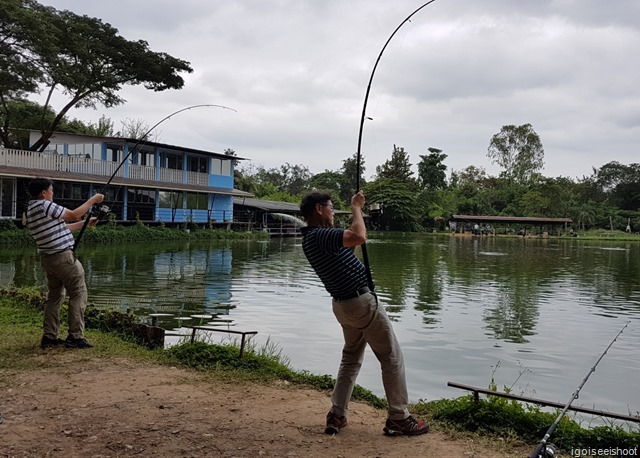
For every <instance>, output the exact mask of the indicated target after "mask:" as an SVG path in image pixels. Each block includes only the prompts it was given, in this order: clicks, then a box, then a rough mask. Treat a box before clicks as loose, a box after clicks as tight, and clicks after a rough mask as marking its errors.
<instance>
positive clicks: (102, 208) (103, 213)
mask: <svg viewBox="0 0 640 458" xmlns="http://www.w3.org/2000/svg"><path fill="white" fill-rule="evenodd" d="M206 107H209V108H222V109H224V110H231V111H234V112H236V113H237V110H235V109H233V108H230V107H227V106H224V105H214V104H208V103H207V104H198V105H191V106H188V107H185V108H181V109H179V110H177V111H174V112H173V113H171V114H169V115H167V116H165V117H164V118H162V119H161V120H160V121H158V122H157V123H155V124H154V125H153V126H152V127H151V128H150V129H149V130H147V132H145V133H144V134H143V135H142V136H141V137H140V138H139V139H138V141H137V142H136V143H135V144H134V145H133V147H131V148H130V149H129V152H128V153H127V154H126V155H125V156H124V157H123V158H122V160H121V161H120V163H119V164H118V166H117V167H116V169H115V170H114V171H113V173H112V174H111V176H110V177H109V180H108V181H107V183H106V184H105V185H104V186H102V192H100V194H105V193H106V191H107V188H108V187H109V184H111V181H113V179H114V178H115V176H116V175H117V174H118V171H119V170H120V168H121V167H122V166H123V165H124V163H125V162H126V161H127V159H129V157H130V156H131V155H132V154H133V153H134V152H135V151H136V150H137V149H138V148H139V147H140V146H143V145H145V144H146V143H147V142H148V141H149V140H148V139H147V137H148V136H149V134H150V133H151V132H152V131H153V130H154V129H155V128H156V127H158V126H159V125H160V124H162V123H163V122H165V121H167V120H169V119H171V118H172V117H174V116H175V115H177V114H179V113H182V112H183V111H188V110H193V109H194V108H206ZM122 185H123V183H120V185H119V186H118V188H117V189H116V193H115V196H114V198H113V201H112V202H111V205H113V202H115V201H116V199H117V197H118V192H119V191H120V188H121V187H122ZM109 211H110V209H109V206H107V205H101V206H100V208H99V209H97V211H96V210H94V209H93V207H92V208H91V209H90V210H89V214H88V215H87V217H86V218H85V220H84V224H83V225H82V228H81V229H80V232H79V233H78V236H77V237H76V240H75V243H74V245H73V251H74V252H75V251H76V248H78V245H79V244H80V240H81V239H82V235H83V234H84V231H85V229H86V228H87V225H88V224H89V220H90V219H91V215H92V214H93V213H97V215H98V216H99V217H103V216H106V214H108V213H109Z"/></svg>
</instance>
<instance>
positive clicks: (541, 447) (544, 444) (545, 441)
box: [529, 321, 631, 458]
mask: <svg viewBox="0 0 640 458" xmlns="http://www.w3.org/2000/svg"><path fill="white" fill-rule="evenodd" d="M629 323H631V321H627V323H626V324H625V325H624V326H623V327H622V329H620V332H618V334H616V336H615V337H614V338H613V340H612V341H611V343H610V344H609V345H608V346H607V348H605V350H604V352H602V354H601V355H600V358H598V360H597V361H596V363H595V364H594V365H593V367H592V368H591V370H590V371H589V372H587V375H586V377H585V378H584V380H582V383H581V384H580V385H578V389H577V390H576V391H574V393H573V394H572V395H571V398H569V401H568V402H567V403H566V404H565V406H564V408H563V409H562V411H561V412H560V414H559V415H558V417H557V418H556V420H555V421H554V422H553V423H552V424H551V426H550V427H549V429H548V430H547V432H546V434H545V435H544V437H543V438H542V440H541V441H540V443H539V444H538V446H537V447H536V449H535V450H534V451H533V453H532V454H531V456H530V457H529V458H553V457H555V456H556V453H557V450H556V447H555V446H554V445H553V444H550V443H549V438H550V437H551V435H552V434H553V432H554V431H555V430H556V428H557V427H558V424H559V423H560V421H561V420H562V418H563V417H564V415H565V414H566V413H567V410H569V407H571V404H572V403H573V401H575V400H576V399H577V398H578V396H579V395H580V390H581V389H582V387H583V386H584V384H585V383H587V380H588V379H589V377H590V376H591V374H593V373H594V372H595V371H596V367H597V366H598V364H600V361H601V360H602V358H604V355H606V354H607V352H608V351H609V349H610V348H611V346H612V345H613V344H614V342H615V341H616V340H618V337H620V334H622V331H624V329H625V328H626V327H627V326H629Z"/></svg>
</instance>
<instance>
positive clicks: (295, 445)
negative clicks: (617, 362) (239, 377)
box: [0, 350, 530, 458]
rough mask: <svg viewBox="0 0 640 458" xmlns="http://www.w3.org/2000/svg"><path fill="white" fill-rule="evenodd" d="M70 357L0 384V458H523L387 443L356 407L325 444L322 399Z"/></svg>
mask: <svg viewBox="0 0 640 458" xmlns="http://www.w3.org/2000/svg"><path fill="white" fill-rule="evenodd" d="M79 353H80V352H78V351H72V352H70V351H64V350H50V351H47V352H42V355H41V356H38V358H42V362H43V366H48V368H47V369H46V370H45V369H38V370H35V371H19V372H12V373H9V374H7V373H5V374H2V376H0V414H2V419H3V422H2V423H1V424H0V457H12V458H13V457H20V458H22V457H65V458H72V457H79V458H85V457H209V456H211V457H260V456H265V457H271V456H280V457H434V458H436V457H442V458H447V457H452V458H465V457H468V458H472V457H478V458H480V457H481V458H507V457H516V456H520V457H521V456H526V455H527V451H528V452H530V450H528V449H526V450H525V449H523V450H519V451H518V450H513V449H512V448H509V447H505V446H502V445H501V444H500V443H499V442H495V441H494V442H489V441H487V440H484V439H477V438H475V439H472V438H470V437H464V436H462V435H459V434H456V435H455V437H452V436H451V435H449V434H447V433H444V432H441V431H433V432H430V433H429V434H426V435H424V436H418V437H410V438H409V437H386V436H384V435H383V434H382V426H383V425H384V420H385V413H384V412H382V411H378V410H375V409H373V408H372V407H369V406H367V405H364V404H359V403H353V404H352V407H351V411H350V414H349V426H348V427H347V428H345V429H344V430H342V431H341V432H340V434H338V435H335V436H328V435H326V434H324V431H323V428H324V417H325V414H326V412H327V410H328V407H329V404H330V401H329V397H328V393H323V392H319V391H315V390H311V389H299V388H293V387H289V386H264V385H260V384H253V383H247V382H237V381H236V382H229V381H219V380H216V379H215V378H213V377H211V376H206V375H203V374H202V373H198V372H196V371H190V370H185V369H178V368H169V367H166V366H160V365H154V364H148V363H139V362H137V361H132V360H127V359H118V360H114V359H104V358H98V357H97V356H94V355H92V351H91V350H89V351H86V352H85V351H83V353H82V354H79ZM74 368H77V369H74Z"/></svg>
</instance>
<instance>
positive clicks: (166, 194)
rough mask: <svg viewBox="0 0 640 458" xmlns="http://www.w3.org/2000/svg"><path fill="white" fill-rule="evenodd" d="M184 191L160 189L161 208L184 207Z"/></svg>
mask: <svg viewBox="0 0 640 458" xmlns="http://www.w3.org/2000/svg"><path fill="white" fill-rule="evenodd" d="M182 194H183V193H182V191H160V196H159V200H160V208H182Z"/></svg>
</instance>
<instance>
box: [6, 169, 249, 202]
mask: <svg viewBox="0 0 640 458" xmlns="http://www.w3.org/2000/svg"><path fill="white" fill-rule="evenodd" d="M0 176H10V177H20V178H36V177H40V176H46V177H47V178H51V179H52V180H65V181H75V182H78V183H93V184H107V181H109V177H108V176H106V175H90V174H86V173H74V172H65V171H61V170H38V169H27V168H22V167H2V169H0ZM111 184H112V185H123V186H134V187H137V188H151V189H161V190H162V189H166V190H172V191H188V192H206V193H215V194H222V195H230V196H240V197H244V196H252V195H253V194H250V193H248V192H245V191H240V190H239V189H230V188H220V187H214V186H204V185H194V184H184V183H168V182H166V181H150V180H138V179H133V178H122V177H115V178H114V179H113V180H112V181H111Z"/></svg>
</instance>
